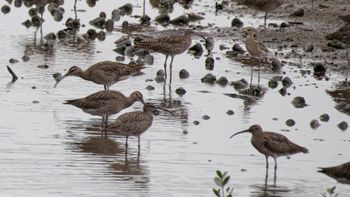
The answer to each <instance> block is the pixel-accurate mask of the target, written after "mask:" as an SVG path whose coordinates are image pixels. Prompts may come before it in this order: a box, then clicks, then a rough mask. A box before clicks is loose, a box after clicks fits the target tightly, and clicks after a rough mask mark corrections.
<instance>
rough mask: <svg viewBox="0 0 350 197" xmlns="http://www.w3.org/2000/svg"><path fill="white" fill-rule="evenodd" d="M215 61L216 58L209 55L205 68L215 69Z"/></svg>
mask: <svg viewBox="0 0 350 197" xmlns="http://www.w3.org/2000/svg"><path fill="white" fill-rule="evenodd" d="M214 63H215V60H214V58H212V57H207V58H206V59H205V68H206V69H207V70H213V69H214Z"/></svg>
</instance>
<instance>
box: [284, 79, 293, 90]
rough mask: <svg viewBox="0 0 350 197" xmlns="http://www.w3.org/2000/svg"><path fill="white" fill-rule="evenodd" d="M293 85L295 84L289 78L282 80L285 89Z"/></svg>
mask: <svg viewBox="0 0 350 197" xmlns="http://www.w3.org/2000/svg"><path fill="white" fill-rule="evenodd" d="M292 84H293V82H292V80H291V79H290V78H289V77H284V78H283V79H282V85H283V87H285V88H289V87H290V86H292Z"/></svg>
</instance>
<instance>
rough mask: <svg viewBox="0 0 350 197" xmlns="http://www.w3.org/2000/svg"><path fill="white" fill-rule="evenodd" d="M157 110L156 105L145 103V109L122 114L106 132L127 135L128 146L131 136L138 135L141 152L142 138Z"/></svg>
mask: <svg viewBox="0 0 350 197" xmlns="http://www.w3.org/2000/svg"><path fill="white" fill-rule="evenodd" d="M156 112H157V109H156V107H155V106H154V105H152V104H150V103H145V104H144V106H143V111H133V112H127V113H124V114H122V115H120V116H119V117H118V118H117V119H116V120H115V121H114V122H113V123H111V124H110V125H109V126H108V127H106V128H105V129H104V131H105V132H108V131H110V132H113V133H116V134H118V135H123V136H126V141H125V146H126V149H127V147H128V138H129V136H137V139H138V150H139V153H140V138H141V134H142V133H144V132H145V131H146V130H147V129H148V128H150V127H151V125H152V123H153V114H154V113H156Z"/></svg>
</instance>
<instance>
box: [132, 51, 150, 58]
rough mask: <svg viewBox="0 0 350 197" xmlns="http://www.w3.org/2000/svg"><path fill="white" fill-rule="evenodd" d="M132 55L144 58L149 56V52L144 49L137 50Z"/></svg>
mask: <svg viewBox="0 0 350 197" xmlns="http://www.w3.org/2000/svg"><path fill="white" fill-rule="evenodd" d="M134 55H136V56H139V57H146V55H150V53H149V51H147V50H145V49H139V50H137V49H136V51H135V53H134Z"/></svg>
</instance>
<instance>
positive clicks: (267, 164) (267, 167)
mask: <svg viewBox="0 0 350 197" xmlns="http://www.w3.org/2000/svg"><path fill="white" fill-rule="evenodd" d="M268 157H269V156H267V155H265V159H266V170H268V169H269V158H268Z"/></svg>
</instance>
